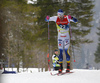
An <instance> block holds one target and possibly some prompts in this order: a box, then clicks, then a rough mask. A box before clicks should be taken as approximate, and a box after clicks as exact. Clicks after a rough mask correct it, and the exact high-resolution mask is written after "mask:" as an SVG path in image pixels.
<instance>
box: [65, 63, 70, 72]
mask: <svg viewBox="0 0 100 83" xmlns="http://www.w3.org/2000/svg"><path fill="white" fill-rule="evenodd" d="M67 72H70V63H67V69H66V73H67Z"/></svg>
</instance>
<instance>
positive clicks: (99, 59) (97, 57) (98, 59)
mask: <svg viewBox="0 0 100 83" xmlns="http://www.w3.org/2000/svg"><path fill="white" fill-rule="evenodd" d="M97 29H98V31H99V32H98V33H97V35H98V36H99V38H98V41H99V43H98V46H97V50H96V52H95V53H94V55H95V62H96V63H99V62H100V26H99V27H98V28H97Z"/></svg>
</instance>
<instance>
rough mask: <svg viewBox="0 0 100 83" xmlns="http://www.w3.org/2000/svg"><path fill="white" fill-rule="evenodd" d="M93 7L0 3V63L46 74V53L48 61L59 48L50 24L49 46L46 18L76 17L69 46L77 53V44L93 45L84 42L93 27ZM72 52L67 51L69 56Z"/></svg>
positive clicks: (88, 3)
mask: <svg viewBox="0 0 100 83" xmlns="http://www.w3.org/2000/svg"><path fill="white" fill-rule="evenodd" d="M33 2H34V1H33ZM93 7H94V5H93V0H37V1H36V3H34V4H28V3H27V0H0V62H4V63H5V67H8V68H10V67H17V71H19V68H20V67H22V68H30V67H33V68H45V69H46V70H47V57H46V56H47V54H48V52H49V49H50V57H51V56H52V54H53V51H54V50H55V49H58V47H57V46H58V45H57V28H56V25H55V23H54V22H50V47H49V45H48V23H47V22H45V17H46V16H47V15H49V16H55V15H57V11H58V9H63V11H64V14H65V15H71V16H74V17H76V18H77V19H78V23H77V24H75V23H71V30H72V39H73V41H71V45H72V42H73V45H74V49H80V44H84V43H91V42H93V41H92V40H89V39H86V38H85V36H86V35H88V34H89V33H90V30H91V27H92V26H93V25H92V24H91V23H90V22H91V21H93V14H94V12H93V11H92V9H93ZM72 52H73V51H72V47H70V54H71V55H72V54H73V53H72ZM51 64H52V63H51Z"/></svg>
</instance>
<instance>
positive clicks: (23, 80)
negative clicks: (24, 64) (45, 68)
mask: <svg viewBox="0 0 100 83" xmlns="http://www.w3.org/2000/svg"><path fill="white" fill-rule="evenodd" d="M71 71H73V72H74V73H71V74H65V75H62V76H57V75H56V76H51V75H50V72H38V70H37V69H30V70H29V71H28V72H21V73H17V74H1V78H0V83H100V70H85V69H74V70H71ZM53 73H55V72H54V71H53Z"/></svg>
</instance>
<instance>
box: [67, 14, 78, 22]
mask: <svg viewBox="0 0 100 83" xmlns="http://www.w3.org/2000/svg"><path fill="white" fill-rule="evenodd" d="M68 19H69V20H70V21H72V22H75V23H77V22H78V20H77V19H76V18H75V17H72V16H71V15H68Z"/></svg>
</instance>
